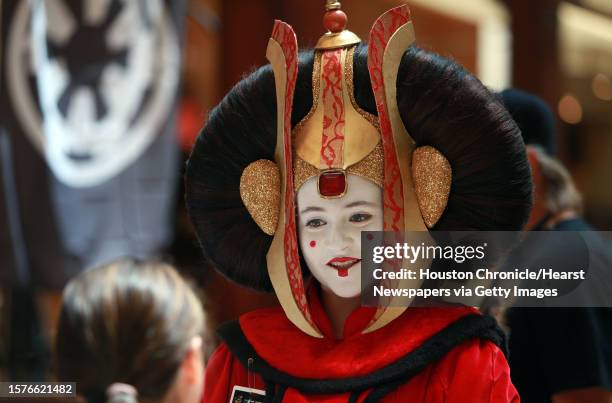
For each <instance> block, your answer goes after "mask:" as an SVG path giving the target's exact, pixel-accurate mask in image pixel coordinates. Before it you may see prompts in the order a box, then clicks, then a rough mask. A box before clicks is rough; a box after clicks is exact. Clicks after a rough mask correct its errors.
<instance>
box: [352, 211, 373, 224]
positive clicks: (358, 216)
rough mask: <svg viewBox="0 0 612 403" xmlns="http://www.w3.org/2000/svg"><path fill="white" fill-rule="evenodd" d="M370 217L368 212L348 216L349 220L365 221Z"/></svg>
mask: <svg viewBox="0 0 612 403" xmlns="http://www.w3.org/2000/svg"><path fill="white" fill-rule="evenodd" d="M371 218H372V214H368V213H355V214H352V215H351V217H350V218H349V221H350V222H357V223H359V222H366V221H369V220H370V219H371Z"/></svg>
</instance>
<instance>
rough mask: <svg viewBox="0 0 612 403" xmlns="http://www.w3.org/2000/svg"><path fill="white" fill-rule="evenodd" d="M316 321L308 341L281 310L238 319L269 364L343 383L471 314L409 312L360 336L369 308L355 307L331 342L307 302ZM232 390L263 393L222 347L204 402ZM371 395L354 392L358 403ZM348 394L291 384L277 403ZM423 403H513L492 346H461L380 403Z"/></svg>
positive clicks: (339, 398)
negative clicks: (316, 332)
mask: <svg viewBox="0 0 612 403" xmlns="http://www.w3.org/2000/svg"><path fill="white" fill-rule="evenodd" d="M311 308H312V312H313V316H314V319H315V322H316V323H317V325H318V326H319V328H320V330H321V331H322V332H323V334H324V335H325V337H324V338H322V339H319V338H313V337H311V336H308V335H306V334H305V333H303V332H302V331H300V330H299V329H298V328H296V327H295V326H294V325H293V324H292V323H291V322H290V321H289V320H288V319H287V318H286V316H285V314H284V312H283V310H282V309H281V308H269V309H261V310H257V311H254V312H250V313H248V314H246V315H243V316H241V317H240V319H239V325H240V329H241V330H242V333H243V334H244V337H245V338H246V340H247V341H248V343H249V344H250V346H251V347H252V348H253V349H254V351H255V352H256V354H257V355H258V356H259V357H260V358H262V359H263V360H265V361H266V362H267V363H268V364H269V365H270V366H271V367H273V368H275V369H277V370H280V371H282V372H283V373H286V374H288V375H290V376H293V377H298V378H305V379H332V380H338V379H344V378H351V377H359V376H365V375H368V374H371V373H373V372H374V371H376V370H378V369H381V368H383V367H386V366H388V365H390V364H392V363H394V362H396V361H397V360H398V359H399V358H401V357H404V356H406V355H407V354H408V353H410V352H412V351H414V350H415V349H416V348H418V347H419V346H421V345H422V344H423V343H424V342H425V341H426V340H427V339H429V338H430V337H431V336H433V335H435V334H436V333H438V332H440V331H441V330H443V329H444V328H446V327H447V326H448V325H450V324H452V323H453V322H455V321H457V320H458V319H460V318H462V317H464V316H466V315H470V314H472V315H473V314H474V313H476V310H474V309H471V308H409V309H407V310H406V312H404V314H402V315H401V316H400V317H399V318H397V319H395V320H394V321H392V322H391V323H389V324H388V325H386V326H385V327H383V328H381V329H379V330H377V331H374V332H371V333H368V334H361V333H360V331H361V329H363V328H364V327H365V326H366V325H367V323H368V322H369V320H370V318H371V317H372V314H373V310H372V309H369V308H360V309H358V310H356V311H355V312H353V313H352V314H351V316H350V317H349V318H348V319H347V321H346V324H345V328H344V338H343V339H341V340H335V339H334V338H333V337H332V330H331V324H330V322H329V320H328V318H327V316H326V315H325V312H324V311H323V309H322V307H321V305H320V303H319V302H318V299H317V298H311ZM235 386H241V387H245V388H253V389H258V390H262V391H265V390H266V384H265V383H264V381H263V379H262V378H261V377H260V376H259V375H258V374H256V373H255V372H253V371H247V369H246V368H245V366H244V365H243V364H242V363H241V362H240V361H239V360H238V359H237V357H236V356H234V355H233V354H232V352H231V351H230V349H229V348H228V345H227V344H225V343H223V344H221V346H220V347H219V348H218V349H217V350H216V351H215V353H214V354H213V356H212V357H211V359H210V361H209V363H208V366H207V368H206V381H205V390H204V397H203V402H207V403H227V402H228V401H229V399H230V397H231V395H232V392H233V390H234V387H235ZM369 393H370V390H365V391H363V392H362V393H359V395H358V399H357V400H356V401H357V402H363V401H364V399H365V398H366V397H367V396H368V394H369ZM350 395H351V393H349V392H346V393H336V394H328V395H314V394H304V393H301V392H299V391H298V390H296V389H294V388H291V387H289V388H288V389H287V390H286V391H285V393H284V398H283V400H282V401H283V402H292V403H293V402H296V403H299V402H328V403H332V402H347V401H349V398H350ZM381 401H382V402H385V403H387V402H388V403H391V402H419V403H421V402H427V403H438V402H446V403H455V402H456V403H481V402H482V403H484V402H487V403H489V402H490V403H507V402H512V403H518V402H519V401H520V399H519V396H518V394H517V392H516V389H515V388H514V386H513V385H512V383H511V381H510V372H509V368H508V363H507V362H506V358H505V356H504V354H503V352H502V351H501V350H500V349H499V347H497V345H495V344H494V343H493V342H491V341H488V340H482V339H479V338H476V339H471V340H468V341H465V342H463V343H461V344H459V345H457V346H456V347H454V348H453V349H452V350H451V351H450V352H448V353H446V354H445V355H444V356H443V357H442V358H441V359H439V360H438V361H437V362H434V363H432V364H429V365H427V366H426V367H425V368H424V369H423V370H422V371H421V372H420V373H418V374H417V375H416V376H414V377H413V378H412V379H410V380H409V381H408V382H406V383H404V384H401V385H400V386H399V387H397V388H396V389H395V390H394V391H393V392H391V393H389V394H388V395H386V396H385V397H384V398H383V399H382V400H381Z"/></svg>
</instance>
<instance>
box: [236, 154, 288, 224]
mask: <svg viewBox="0 0 612 403" xmlns="http://www.w3.org/2000/svg"><path fill="white" fill-rule="evenodd" d="M280 188H281V184H280V172H279V170H278V167H277V166H276V164H275V163H274V162H272V161H269V160H257V161H255V162H252V163H250V164H249V165H248V166H247V167H246V168H245V169H244V171H242V176H240V197H241V198H242V202H243V203H244V205H245V207H246V208H247V210H248V211H249V214H251V217H253V220H255V222H256V223H257V225H258V226H259V228H261V230H262V231H263V232H265V233H266V234H268V235H274V232H275V231H276V225H277V224H278V215H279V213H280V190H281V189H280Z"/></svg>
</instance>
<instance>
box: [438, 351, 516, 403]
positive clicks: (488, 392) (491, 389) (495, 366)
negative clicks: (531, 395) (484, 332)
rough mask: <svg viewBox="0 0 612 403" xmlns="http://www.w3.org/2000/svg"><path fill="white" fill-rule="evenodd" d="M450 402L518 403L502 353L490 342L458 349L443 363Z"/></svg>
mask: <svg viewBox="0 0 612 403" xmlns="http://www.w3.org/2000/svg"><path fill="white" fill-rule="evenodd" d="M440 364H441V365H440V368H438V370H439V374H440V376H441V378H440V379H441V381H442V382H443V383H446V385H443V386H445V388H446V393H445V394H446V397H447V400H445V401H446V402H448V403H462V402H474V403H476V402H477V403H519V402H520V398H519V395H518V393H517V391H516V389H515V388H514V385H513V384H512V381H511V380H510V368H509V367H508V362H507V361H506V358H505V356H504V354H503V353H502V351H501V350H500V349H499V348H498V347H497V346H496V345H495V344H493V343H491V342H489V341H481V340H473V341H471V342H469V343H464V344H462V345H460V346H457V347H456V348H455V349H454V350H453V351H451V352H450V354H449V356H448V357H447V358H446V359H444V360H443V361H442V362H441V363H440Z"/></svg>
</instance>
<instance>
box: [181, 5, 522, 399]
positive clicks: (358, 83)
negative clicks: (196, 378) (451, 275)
mask: <svg viewBox="0 0 612 403" xmlns="http://www.w3.org/2000/svg"><path fill="white" fill-rule="evenodd" d="M339 8H340V4H339V3H338V2H333V1H328V3H327V12H326V14H325V17H324V23H325V26H326V28H327V29H328V31H329V32H328V33H326V34H325V35H324V36H323V37H322V38H321V39H320V40H319V42H318V43H317V46H316V47H315V49H314V50H311V51H306V52H304V53H302V54H300V55H299V56H298V53H297V43H296V39H295V34H294V32H293V31H292V29H291V27H289V26H288V25H286V24H284V23H282V22H280V21H277V22H276V23H275V25H274V28H273V32H272V37H271V39H270V41H269V45H268V50H267V57H268V60H269V61H270V65H269V66H264V67H262V68H260V69H259V70H257V71H255V72H254V73H253V74H251V75H249V76H248V77H246V78H245V79H244V80H242V81H241V82H239V83H238V84H237V85H236V86H235V87H234V88H233V89H232V90H231V91H230V92H229V93H228V94H227V96H226V97H225V98H224V99H223V101H221V103H220V104H219V105H218V106H217V107H216V108H215V109H214V110H213V111H212V113H211V115H210V117H209V120H208V122H207V124H206V126H205V127H204V129H203V130H202V133H201V134H200V136H199V137H198V140H197V142H196V144H195V146H194V149H193V152H192V155H191V157H190V160H189V163H188V167H187V172H186V192H187V194H186V198H187V207H188V210H189V213H190V216H191V219H192V221H193V223H194V226H195V228H196V231H197V234H198V237H199V240H200V243H201V246H202V250H203V252H204V255H205V256H206V257H207V258H208V259H210V260H212V262H214V264H215V266H216V268H217V269H218V270H219V271H221V272H222V273H223V274H225V275H226V276H227V277H229V278H230V279H233V280H234V281H237V282H238V283H240V284H243V285H245V286H249V287H253V288H255V289H258V290H265V291H270V290H272V289H273V290H274V292H275V293H276V295H277V297H278V299H279V302H280V304H281V307H279V308H271V309H263V310H257V311H254V312H251V313H248V314H246V315H243V316H241V317H240V319H239V320H238V321H237V322H232V323H229V324H226V325H224V326H222V328H221V329H220V336H221V339H222V341H223V343H222V344H221V346H220V347H219V348H218V350H217V351H216V353H215V354H214V355H213V356H212V357H211V360H210V361H209V364H208V367H207V381H206V387H205V397H204V401H206V402H227V401H228V400H229V401H231V402H238V401H247V398H248V399H250V401H252V402H258V401H270V402H281V401H283V402H316V401H321V402H323V401H325V402H346V401H349V402H375V401H383V402H406V401H414V402H441V401H446V402H516V401H518V396H517V394H516V391H515V389H514V387H513V386H512V383H511V382H510V377H509V371H508V365H507V362H506V359H505V357H504V353H503V349H504V346H503V337H502V335H501V334H500V333H499V332H498V331H497V328H496V325H495V322H494V321H492V320H491V318H487V317H484V316H481V315H479V314H478V313H477V312H476V310H474V309H471V308H408V309H406V308H398V307H395V306H391V305H394V304H392V303H389V304H388V307H385V306H380V307H378V308H375V307H362V306H360V299H359V295H360V281H361V279H360V272H361V232H362V231H381V230H383V229H384V230H388V231H395V232H404V231H427V230H428V229H434V230H519V229H520V228H521V226H522V225H523V223H524V221H525V220H526V217H527V215H528V212H529V208H530V203H531V179H530V172H529V167H528V164H527V159H526V156H525V151H524V145H523V142H522V140H521V137H520V132H519V130H518V128H517V127H516V125H515V123H514V122H513V121H512V119H511V118H510V116H509V115H508V113H507V111H506V110H505V109H504V108H503V107H502V106H501V104H500V103H499V102H498V101H497V100H496V99H495V98H494V97H493V96H492V95H491V94H490V93H489V91H488V90H487V89H486V88H485V87H484V86H483V85H482V84H481V83H480V82H479V81H478V80H477V79H476V78H474V77H473V76H472V75H470V74H469V73H467V72H466V71H465V70H463V69H462V68H461V67H460V66H458V65H457V64H455V63H454V62H452V61H450V60H447V59H444V58H441V57H439V56H437V55H434V54H431V53H428V52H425V51H423V50H420V49H418V48H416V47H413V46H411V44H412V42H413V41H414V34H413V30H412V24H411V22H410V15H409V11H408V8H407V7H405V6H402V7H398V8H395V9H392V10H390V11H388V12H387V13H385V14H383V15H382V16H381V17H380V18H379V19H378V20H377V21H376V22H375V24H374V26H373V28H372V31H371V33H370V38H369V46H366V45H364V44H361V43H360V40H359V38H357V37H356V35H355V34H353V33H352V32H350V31H347V30H345V26H346V15H345V14H344V13H343V12H342V11H341V10H340V9H339ZM404 285H406V286H410V285H412V286H414V287H418V284H404ZM391 302H393V301H391Z"/></svg>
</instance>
